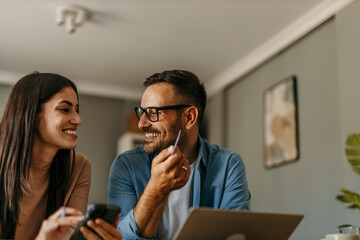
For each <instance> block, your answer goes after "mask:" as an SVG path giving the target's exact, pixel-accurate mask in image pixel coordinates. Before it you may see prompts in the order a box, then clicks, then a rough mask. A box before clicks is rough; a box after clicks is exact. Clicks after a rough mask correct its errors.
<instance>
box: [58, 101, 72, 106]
mask: <svg viewBox="0 0 360 240" xmlns="http://www.w3.org/2000/svg"><path fill="white" fill-rule="evenodd" d="M61 103H66V104H67V105H69V106H71V107H72V106H73V104H72V103H71V102H69V101H66V100H63V101H61V102H59V104H61Z"/></svg>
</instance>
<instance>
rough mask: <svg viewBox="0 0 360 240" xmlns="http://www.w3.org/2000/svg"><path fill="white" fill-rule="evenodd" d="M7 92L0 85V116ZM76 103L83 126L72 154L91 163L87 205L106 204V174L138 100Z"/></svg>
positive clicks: (85, 98) (82, 100)
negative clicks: (78, 104)
mask: <svg viewBox="0 0 360 240" xmlns="http://www.w3.org/2000/svg"><path fill="white" fill-rule="evenodd" d="M11 89H12V87H11V86H6V85H0V116H2V113H3V111H4V107H5V104H6V102H7V98H8V96H9V94H10V91H11ZM79 101H80V117H81V118H82V122H83V124H82V125H81V126H80V127H79V130H78V135H79V138H78V147H77V149H76V151H77V152H81V153H84V154H85V155H86V156H87V157H88V158H89V159H90V161H91V165H92V174H91V177H92V179H91V187H90V195H89V203H106V202H107V193H106V191H107V184H108V175H109V171H110V166H111V164H112V162H113V160H114V159H115V156H116V147H117V139H118V137H119V136H120V135H122V134H123V133H124V132H125V130H126V121H127V117H128V115H129V113H130V111H133V107H134V106H136V105H139V102H140V101H139V102H129V101H124V100H118V99H109V98H101V97H93V96H86V95H81V94H80V96H79Z"/></svg>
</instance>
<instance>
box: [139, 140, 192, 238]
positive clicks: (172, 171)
mask: <svg viewBox="0 0 360 240" xmlns="http://www.w3.org/2000/svg"><path fill="white" fill-rule="evenodd" d="M173 148H174V147H173V146H170V147H168V148H167V149H164V150H162V151H161V152H160V153H159V154H158V155H157V156H156V157H155V158H154V159H153V162H152V165H151V177H150V180H149V182H148V184H147V185H146V188H145V190H144V192H143V194H142V195H141V197H140V199H139V201H138V203H137V204H136V206H135V209H134V218H135V222H136V224H137V226H138V229H139V235H140V236H142V237H145V238H152V237H153V236H154V234H155V232H156V229H157V228H158V226H159V222H160V219H161V216H162V214H163V212H164V208H165V205H166V202H167V199H168V197H169V194H170V192H171V191H173V190H176V189H179V188H181V187H183V186H184V185H185V184H186V182H187V181H188V180H189V177H190V166H189V161H188V160H187V159H186V158H185V157H184V155H183V154H182V153H181V151H180V149H179V148H176V149H175V152H174V155H171V153H172V151H173Z"/></svg>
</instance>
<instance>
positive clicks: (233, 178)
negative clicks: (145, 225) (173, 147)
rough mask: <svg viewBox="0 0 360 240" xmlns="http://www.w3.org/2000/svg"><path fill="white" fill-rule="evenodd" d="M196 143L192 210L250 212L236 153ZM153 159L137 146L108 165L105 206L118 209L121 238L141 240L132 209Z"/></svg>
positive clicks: (243, 170)
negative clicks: (197, 149) (119, 210)
mask: <svg viewBox="0 0 360 240" xmlns="http://www.w3.org/2000/svg"><path fill="white" fill-rule="evenodd" d="M199 143H200V147H199V156H198V159H197V160H196V162H195V172H194V178H193V183H192V184H193V185H192V189H193V192H192V196H193V199H192V204H193V205H192V207H194V208H198V207H211V208H217V209H244V210H249V209H250V199H251V195H250V192H249V190H248V184H247V180H246V173H245V166H244V163H243V160H242V159H241V157H240V156H239V154H237V153H234V152H232V151H230V150H227V149H222V148H220V147H219V146H217V145H214V144H209V143H208V142H207V141H206V140H205V139H203V138H201V137H200V136H199ZM154 157H155V155H154V154H147V153H145V152H144V151H143V150H142V146H139V147H137V148H135V149H133V150H130V151H127V152H124V153H122V154H120V155H119V156H117V157H116V159H115V160H114V162H113V164H112V166H111V170H110V176H109V188H108V203H109V204H112V205H118V206H120V208H121V214H120V222H119V224H118V230H120V232H121V233H122V235H123V239H144V238H141V237H139V236H138V228H137V225H136V222H135V219H134V207H135V205H136V203H137V202H138V200H139V198H140V196H141V194H142V193H143V191H144V189H145V187H146V185H147V183H148V181H149V179H150V171H151V163H152V159H153V158H154ZM154 238H156V234H155V236H154Z"/></svg>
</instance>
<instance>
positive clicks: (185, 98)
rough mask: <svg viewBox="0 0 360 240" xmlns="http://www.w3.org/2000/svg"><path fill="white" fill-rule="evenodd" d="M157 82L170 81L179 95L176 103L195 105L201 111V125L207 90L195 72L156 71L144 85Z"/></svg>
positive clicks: (199, 118)
mask: <svg viewBox="0 0 360 240" xmlns="http://www.w3.org/2000/svg"><path fill="white" fill-rule="evenodd" d="M156 83H169V84H171V85H172V86H173V87H174V89H175V94H176V95H177V96H178V97H179V98H178V102H177V103H176V104H188V105H193V106H195V107H196V108H197V109H198V111H199V116H198V125H199V126H200V123H201V121H202V119H203V117H204V112H205V107H206V91H205V87H204V84H203V83H201V82H200V80H199V78H198V77H197V76H196V75H195V74H194V73H192V72H190V71H184V70H170V71H164V72H162V73H155V74H154V75H152V76H150V77H148V78H147V79H146V80H145V82H144V84H143V85H144V86H145V87H148V86H150V85H152V84H156Z"/></svg>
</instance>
